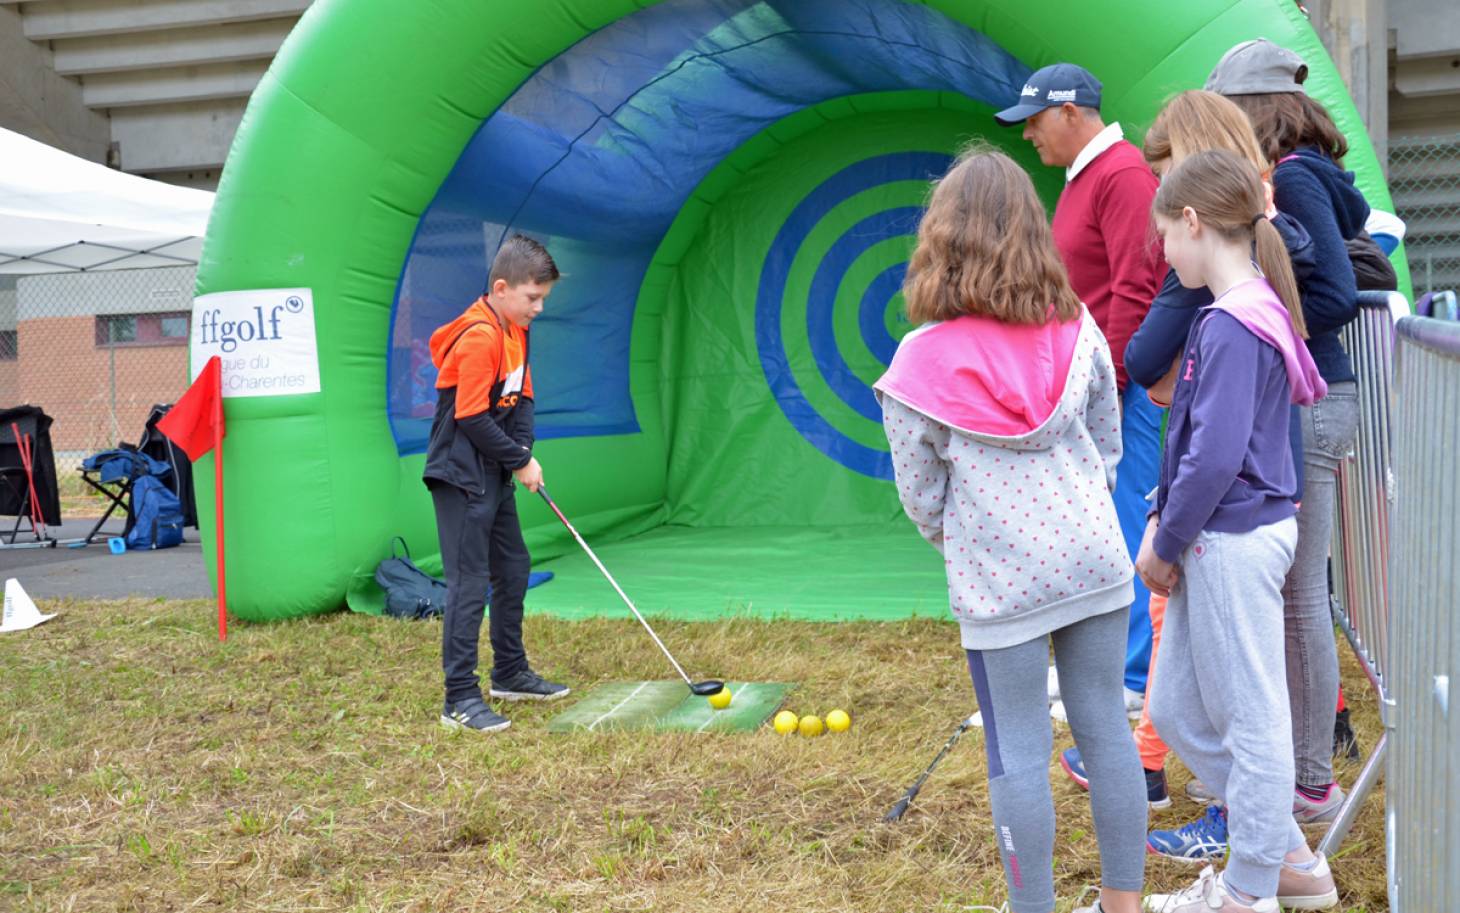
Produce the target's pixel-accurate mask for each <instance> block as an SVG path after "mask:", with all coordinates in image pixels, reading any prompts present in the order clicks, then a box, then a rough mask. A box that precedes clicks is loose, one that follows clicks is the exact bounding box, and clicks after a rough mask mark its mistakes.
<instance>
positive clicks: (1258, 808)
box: [1136, 150, 1338, 913]
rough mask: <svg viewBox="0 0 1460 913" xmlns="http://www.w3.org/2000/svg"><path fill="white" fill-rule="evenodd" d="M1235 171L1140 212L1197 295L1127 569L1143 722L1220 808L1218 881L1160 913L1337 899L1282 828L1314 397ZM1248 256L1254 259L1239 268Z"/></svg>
mask: <svg viewBox="0 0 1460 913" xmlns="http://www.w3.org/2000/svg"><path fill="white" fill-rule="evenodd" d="M1264 209H1266V203H1265V200H1264V193H1263V187H1262V179H1261V178H1260V177H1259V176H1258V173H1257V169H1256V168H1254V167H1253V165H1252V164H1251V163H1250V162H1248V161H1247V160H1246V159H1245V158H1242V157H1240V156H1237V155H1234V154H1232V153H1230V152H1226V151H1220V150H1212V151H1206V152H1199V153H1197V154H1195V155H1192V156H1190V157H1188V158H1187V159H1185V160H1184V161H1183V162H1181V164H1179V165H1177V166H1176V167H1175V168H1174V169H1172V170H1171V172H1170V173H1169V174H1167V175H1166V176H1165V178H1164V179H1163V181H1162V183H1161V189H1160V190H1159V191H1158V192H1157V194H1156V200H1155V203H1154V204H1153V206H1152V210H1153V215H1154V217H1155V222H1156V228H1157V231H1158V232H1159V233H1160V235H1161V238H1162V241H1163V243H1164V245H1165V254H1166V260H1167V262H1169V263H1170V264H1171V267H1172V268H1173V269H1174V270H1175V271H1176V275H1177V277H1178V278H1179V279H1180V281H1181V284H1182V285H1184V286H1186V287H1187V288H1197V287H1200V286H1206V287H1207V288H1208V289H1209V290H1210V291H1211V293H1212V296H1213V299H1214V300H1213V301H1212V303H1211V304H1210V305H1208V306H1206V307H1204V308H1202V309H1201V310H1200V311H1198V312H1197V316H1196V319H1195V320H1194V321H1193V323H1192V327H1191V330H1190V332H1189V334H1188V336H1187V341H1186V346H1185V348H1184V349H1183V354H1182V356H1181V359H1180V362H1179V367H1178V371H1177V379H1176V388H1175V391H1174V393H1173V396H1172V401H1171V413H1170V418H1169V421H1168V424H1167V430H1166V451H1165V455H1164V456H1163V459H1162V463H1161V475H1160V484H1159V485H1158V487H1157V489H1156V505H1155V509H1154V511H1153V512H1152V515H1151V520H1150V524H1149V526H1148V528H1147V531H1146V537H1145V541H1144V542H1143V543H1142V544H1141V551H1140V554H1139V556H1138V557H1137V559H1136V570H1137V572H1138V573H1140V575H1141V578H1142V579H1143V580H1144V581H1145V582H1146V585H1147V586H1149V587H1150V588H1151V591H1152V592H1154V593H1160V594H1162V595H1167V596H1169V602H1168V604H1167V607H1166V623H1165V629H1164V631H1163V637H1162V641H1161V650H1160V653H1159V655H1158V658H1157V660H1156V673H1155V677H1156V680H1157V681H1159V682H1161V683H1162V684H1161V687H1160V688H1157V689H1155V692H1154V694H1153V696H1152V703H1151V708H1150V712H1151V721H1152V722H1153V723H1154V724H1155V726H1156V729H1157V731H1158V732H1160V734H1161V736H1162V738H1164V739H1165V740H1166V742H1167V744H1169V745H1170V746H1171V748H1172V749H1174V750H1175V751H1176V753H1177V754H1178V755H1180V757H1181V759H1182V760H1183V761H1184V762H1186V765H1187V767H1189V768H1190V769H1191V772H1192V773H1194V774H1195V775H1196V776H1198V777H1199V778H1201V780H1202V782H1203V783H1205V784H1206V785H1207V786H1208V787H1209V788H1210V789H1211V790H1212V791H1213V792H1214V793H1215V794H1216V795H1217V796H1218V797H1219V798H1220V799H1222V800H1224V801H1225V802H1226V803H1227V823H1228V834H1229V841H1230V845H1231V853H1230V855H1229V857H1228V861H1227V866H1226V869H1225V871H1223V872H1222V873H1221V874H1220V875H1219V874H1217V873H1216V872H1215V871H1214V870H1213V869H1212V868H1211V867H1208V868H1206V869H1205V870H1204V871H1203V872H1202V874H1201V877H1200V878H1198V879H1197V881H1196V883H1195V884H1194V885H1193V886H1192V887H1190V888H1188V889H1186V890H1185V891H1182V892H1179V893H1177V894H1172V895H1158V896H1154V897H1151V898H1148V899H1147V904H1146V907H1147V909H1149V910H1155V911H1159V913H1215V911H1229V913H1249V911H1260V913H1277V911H1278V910H1279V905H1281V906H1283V907H1288V908H1290V909H1302V910H1313V909H1324V908H1326V907H1329V906H1332V905H1333V904H1335V903H1337V901H1338V893H1337V891H1336V890H1335V889H1334V883H1333V876H1332V874H1331V873H1330V871H1329V869H1328V864H1327V862H1326V861H1325V860H1324V859H1323V858H1322V857H1321V856H1315V855H1314V853H1313V852H1312V851H1311V850H1310V849H1309V848H1308V844H1307V841H1306V840H1305V838H1304V836H1303V832H1302V831H1301V830H1300V829H1299V827H1298V824H1297V822H1295V821H1294V820H1293V804H1292V784H1293V733H1292V727H1291V723H1290V717H1289V710H1288V693H1287V678H1286V675H1285V673H1284V666H1285V663H1284V656H1283V593H1282V589H1283V581H1284V579H1285V578H1286V576H1287V573H1288V569H1289V567H1291V565H1292V563H1293V552H1294V549H1295V547H1296V544H1297V540H1298V526H1297V522H1296V521H1295V519H1294V517H1295V515H1296V513H1297V506H1296V505H1295V503H1294V498H1295V497H1296V496H1297V494H1298V488H1297V475H1296V472H1295V469H1294V465H1293V453H1292V447H1291V446H1290V443H1289V439H1288V431H1289V428H1288V423H1289V419H1290V415H1291V408H1290V406H1291V404H1293V403H1296V404H1298V405H1302V406H1310V405H1312V404H1313V403H1314V402H1315V401H1316V400H1318V399H1321V398H1322V397H1323V395H1324V394H1325V393H1326V392H1327V387H1326V386H1325V384H1324V382H1323V379H1322V377H1320V376H1319V373H1318V368H1317V366H1316V365H1315V364H1314V362H1313V358H1312V356H1310V355H1309V353H1308V347H1307V346H1306V345H1304V343H1303V340H1304V338H1305V337H1306V336H1307V328H1306V326H1305V323H1304V320H1303V310H1302V306H1301V304H1300V302H1299V298H1298V289H1297V284H1296V283H1295V281H1294V279H1293V270H1292V264H1291V263H1290V262H1289V260H1288V255H1287V251H1286V249H1285V247H1284V245H1283V241H1282V238H1281V236H1280V235H1279V234H1278V232H1277V229H1276V228H1274V227H1273V225H1272V223H1271V222H1270V221H1269V220H1268V219H1267V218H1265V217H1264V214H1263V211H1264ZM1254 250H1255V253H1256V260H1257V262H1256V263H1254V262H1253V254H1254Z"/></svg>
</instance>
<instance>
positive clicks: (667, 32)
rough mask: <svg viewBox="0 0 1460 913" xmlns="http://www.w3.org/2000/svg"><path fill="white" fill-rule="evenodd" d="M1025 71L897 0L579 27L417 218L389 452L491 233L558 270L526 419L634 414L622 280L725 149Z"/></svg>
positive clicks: (1010, 81)
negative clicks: (839, 113) (827, 117)
mask: <svg viewBox="0 0 1460 913" xmlns="http://www.w3.org/2000/svg"><path fill="white" fill-rule="evenodd" d="M1028 73H1029V68H1028V67H1026V66H1024V65H1023V64H1022V63H1020V62H1019V61H1018V60H1016V59H1014V58H1013V57H1012V56H1010V55H1009V54H1008V53H1007V52H1005V51H1004V50H1003V49H1001V48H1000V47H998V46H997V45H996V44H995V43H994V42H993V41H992V40H990V39H989V38H987V37H985V36H984V35H982V34H980V33H978V32H976V31H974V30H972V29H969V28H967V27H966V26H963V25H961V24H958V23H955V22H953V21H952V20H950V19H948V18H946V17H944V16H943V15H941V14H940V13H937V12H935V11H932V10H929V9H928V8H926V7H923V6H917V5H913V4H910V3H903V2H900V0H770V2H753V0H666V2H663V3H660V4H658V5H656V6H653V7H650V8H649V9H646V10H643V11H641V12H638V13H635V14H634V15H632V16H629V17H627V18H624V19H621V20H619V21H617V22H615V23H613V24H612V25H609V26H607V27H605V28H603V29H600V30H599V31H597V32H595V33H593V34H592V35H590V36H588V37H587V38H585V39H583V40H582V41H580V42H579V43H577V44H576V45H574V46H573V47H571V48H569V49H568V50H567V51H565V52H564V53H563V54H561V55H560V56H558V57H557V58H556V59H554V60H553V61H552V62H550V63H548V64H547V65H545V66H543V67H542V68H541V69H540V70H538V72H537V73H535V74H534V75H533V76H532V77H531V78H530V79H528V80H527V82H526V83H524V84H523V85H522V86H521V87H520V88H519V89H518V90H517V92H516V93H515V94H514V95H513V96H512V97H511V98H510V99H508V101H507V102H506V103H505V104H503V105H502V107H501V108H500V109H499V110H498V111H497V112H496V113H494V114H493V115H492V116H491V117H489V118H488V119H487V120H486V121H485V122H484V123H483V124H482V127H481V129H480V130H479V131H478V132H477V134H476V136H475V137H474V138H473V139H472V141H471V142H470V143H469V144H468V145H467V147H466V149H465V151H464V152H463V153H462V156H461V159H460V160H459V161H458V162H457V165H456V167H455V168H454V169H453V170H452V172H451V174H450V175H449V176H448V178H447V179H446V181H445V182H444V183H443V184H442V186H441V190H440V192H439V193H438V194H437V197H436V199H435V200H434V201H433V202H432V204H431V206H430V207H429V208H428V209H427V210H426V213H425V214H424V215H423V216H422V218H421V222H420V225H419V227H418V229H417V233H416V237H415V239H414V241H413V242H412V244H411V248H410V251H409V253H408V255H407V259H406V265H405V270H404V272H403V274H402V276H401V281H400V286H399V289H398V291H397V295H396V302H395V315H394V320H393V325H392V333H391V347H390V358H389V369H388V370H389V381H388V387H389V412H390V418H391V425H392V429H393V430H394V433H395V436H396V441H397V444H398V445H399V448H400V452H401V453H402V454H406V453H416V452H420V451H422V450H424V448H425V443H426V436H427V434H428V432H429V430H430V429H429V426H430V416H431V413H432V409H433V406H434V403H435V393H434V389H433V384H434V382H435V371H434V369H433V368H432V366H431V362H430V357H429V353H428V352H427V350H426V340H427V339H428V338H429V336H430V333H431V331H432V330H433V329H434V328H435V327H437V326H438V325H440V324H442V323H445V322H446V321H448V320H450V319H451V318H453V317H454V316H456V315H457V314H458V313H460V312H461V310H462V309H464V308H465V307H466V305H467V304H469V303H470V302H471V301H472V300H474V299H475V298H476V297H477V296H478V295H480V294H481V293H482V290H483V287H484V285H485V278H486V269H487V265H488V264H489V262H490V259H491V255H492V254H493V253H494V252H495V251H496V248H497V246H498V244H499V243H500V241H501V239H502V238H503V237H504V236H505V234H506V233H507V232H508V231H521V232H524V233H527V234H530V235H532V236H534V237H537V238H538V239H539V240H542V241H544V242H545V243H546V244H547V245H548V246H549V248H550V249H551V251H552V252H553V255H554V257H555V258H556V259H557V261H558V265H559V266H560V267H561V268H562V270H563V273H564V275H565V281H563V282H561V283H559V286H560V287H559V288H558V289H556V290H555V291H554V292H553V295H552V297H551V298H550V299H549V301H548V307H547V309H546V311H545V313H544V314H543V316H542V317H540V318H539V319H538V320H537V322H536V323H535V324H534V325H533V334H532V335H533V379H534V385H535V387H536V390H537V396H538V408H537V426H538V437H540V438H548V437H569V436H579V435H601V434H618V433H627V432H633V431H636V430H638V423H637V421H636V420H635V417H634V409H633V403H632V401H631V399H630V395H629V370H630V365H629V340H630V331H631V327H632V322H633V310H634V302H635V300H636V298H637V296H638V291H639V286H640V283H641V281H642V279H643V276H644V273H645V270H646V269H647V267H648V265H649V263H650V260H651V259H652V257H653V255H654V252H655V250H656V248H657V247H658V245H659V243H660V241H661V239H662V238H663V236H664V233H665V231H666V230H667V229H668V228H669V225H670V223H671V222H672V221H673V220H674V217H675V215H676V214H677V213H678V212H679V210H680V207H681V206H682V205H683V204H684V202H685V200H686V198H687V197H688V196H689V194H690V193H691V192H692V191H693V190H694V188H695V187H696V186H697V185H698V183H699V182H700V181H701V180H702V179H703V178H704V177H705V175H707V174H708V173H709V172H710V171H711V170H712V169H713V168H714V167H715V166H716V165H717V164H718V163H719V162H720V161H721V160H722V159H723V158H724V157H725V156H726V155H728V154H729V153H730V152H732V151H733V150H735V149H736V148H737V147H738V146H740V145H741V144H742V143H744V142H745V141H746V140H748V139H750V138H751V137H753V136H754V135H756V134H757V133H759V132H760V131H761V130H763V129H765V128H766V127H768V126H770V125H771V124H773V123H775V122H776V121H778V120H781V119H782V118H784V117H786V116H788V115H790V114H793V113H795V112H797V111H799V110H801V109H803V108H806V107H808V106H811V105H815V104H818V103H820V102H823V101H827V100H829V99H833V98H840V97H843V96H848V95H858V94H862V93H867V92H887V91H899V90H908V89H921V90H930V91H946V92H955V93H960V94H962V95H966V96H968V97H971V98H974V99H977V100H979V101H982V102H984V103H987V104H990V105H997V106H1002V105H1003V104H1005V103H1006V102H1007V100H1008V99H1010V98H1013V97H1016V96H1017V94H1018V91H1019V87H1020V86H1021V85H1022V84H1023V81H1024V78H1025V77H1026V76H1027V75H1028ZM876 152H877V150H869V155H871V154H876ZM746 306H747V307H751V306H753V302H746Z"/></svg>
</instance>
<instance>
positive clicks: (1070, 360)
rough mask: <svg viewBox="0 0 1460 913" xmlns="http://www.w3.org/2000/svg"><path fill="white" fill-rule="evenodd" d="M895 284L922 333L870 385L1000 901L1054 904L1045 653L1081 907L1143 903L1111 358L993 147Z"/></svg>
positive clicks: (972, 165)
mask: <svg viewBox="0 0 1460 913" xmlns="http://www.w3.org/2000/svg"><path fill="white" fill-rule="evenodd" d="M903 291H904V295H905V297H906V299H907V308H908V316H909V317H910V318H911V319H912V321H913V322H914V323H917V324H920V325H921V326H920V327H919V328H918V329H917V330H915V331H913V332H912V333H909V334H908V335H907V337H906V338H904V339H903V340H902V343H901V344H900V345H899V346H898V349H897V354H896V356H895V357H894V358H893V360H892V365H891V366H890V367H889V368H888V371H887V373H886V374H885V375H883V377H882V378H881V379H880V380H879V381H878V382H877V383H876V384H875V385H874V387H875V389H876V391H877V394H878V398H879V399H880V401H881V403H882V410H883V426H884V428H885V430H886V432H887V439H888V442H889V444H890V445H891V449H892V462H893V471H894V473H895V475H896V479H897V488H898V494H899V496H900V497H901V499H902V504H903V508H904V509H905V510H906V512H907V515H908V517H910V518H911V519H912V521H913V523H914V524H916V526H917V528H918V530H919V532H921V533H922V534H923V537H924V538H926V539H927V540H928V542H929V543H931V544H932V546H933V547H934V548H936V549H938V551H939V552H941V553H942V555H943V559H944V566H945V570H946V573H947V580H948V601H949V604H950V606H951V608H952V611H953V616H954V618H956V619H957V621H958V623H959V628H960V630H961V636H962V642H963V647H964V649H965V651H966V652H967V657H968V669H969V673H970V675H971V676H972V679H973V687H974V692H975V693H976V695H977V697H978V708H979V711H980V713H981V714H982V717H983V726H984V736H985V738H984V745H985V748H986V751H987V754H988V775H989V798H990V805H991V806H992V812H993V824H994V839H995V842H996V844H997V846H998V849H999V853H1000V855H1001V856H1002V858H1003V862H1004V873H1005V876H1006V879H1007V883H1008V888H1009V906H1010V908H1011V909H1012V910H1013V911H1014V913H1051V911H1053V910H1054V906H1055V896H1054V878H1053V869H1052V856H1053V851H1054V803H1053V800H1052V798H1051V794H1050V785H1049V765H1050V754H1051V752H1052V750H1053V738H1052V734H1051V731H1050V720H1049V712H1048V706H1049V705H1048V698H1047V697H1046V690H1045V678H1046V670H1047V669H1048V666H1049V654H1050V649H1051V646H1053V649H1054V657H1055V664H1056V666H1057V668H1058V670H1059V677H1060V682H1061V688H1060V692H1061V696H1062V697H1063V699H1064V702H1065V709H1066V711H1067V713H1068V716H1069V723H1070V728H1071V730H1072V731H1073V732H1074V736H1075V741H1076V743H1077V744H1078V745H1079V747H1080V752H1081V754H1082V755H1083V757H1084V759H1085V762H1086V770H1087V772H1088V774H1089V779H1090V804H1091V808H1092V812H1093V817H1094V821H1095V831H1096V835H1097V837H1098V838H1099V842H1100V870H1101V884H1102V888H1101V891H1100V898H1099V900H1098V901H1097V902H1096V903H1095V905H1094V906H1093V907H1087V908H1084V909H1085V911H1086V913H1089V911H1097V913H1098V911H1101V910H1103V911H1105V913H1136V911H1138V910H1139V909H1140V892H1141V887H1142V884H1143V879H1144V868H1145V827H1146V791H1145V778H1144V777H1143V776H1142V774H1141V765H1140V761H1139V759H1138V758H1137V756H1136V750H1135V743H1134V742H1133V741H1132V740H1131V737H1130V729H1129V727H1128V725H1127V723H1126V717H1125V700H1124V695H1123V687H1122V686H1123V683H1124V665H1125V643H1126V626H1127V617H1128V611H1127V609H1128V607H1129V606H1130V604H1131V600H1132V598H1133V587H1132V581H1133V578H1134V572H1133V570H1132V567H1131V562H1130V557H1129V553H1128V552H1127V551H1126V546H1125V544H1124V543H1125V540H1124V538H1123V537H1122V536H1121V532H1120V525H1119V523H1118V521H1117V520H1116V515H1115V506H1114V503H1113V502H1112V501H1111V498H1110V492H1111V489H1112V488H1113V487H1114V485H1115V468H1116V463H1117V462H1118V461H1119V460H1120V447H1121V437H1120V414H1119V406H1118V404H1119V401H1120V396H1119V393H1118V392H1117V389H1116V384H1115V369H1114V367H1113V365H1112V364H1111V358H1110V350H1109V348H1108V347H1107V345H1106V343H1105V338H1104V337H1103V336H1102V335H1101V333H1100V330H1099V328H1098V327H1097V326H1096V325H1095V321H1094V320H1093V319H1092V318H1091V317H1090V315H1089V313H1088V312H1087V311H1086V310H1085V308H1084V307H1083V306H1082V305H1081V304H1080V302H1079V300H1078V299H1077V298H1076V297H1075V294H1074V292H1073V291H1072V290H1071V289H1070V284H1069V280H1068V279H1067V277H1066V275H1065V271H1064V267H1063V266H1062V265H1061V262H1060V259H1059V255H1058V253H1057V252H1056V250H1055V247H1054V241H1053V238H1052V237H1051V235H1050V229H1049V224H1048V221H1047V219H1046V217H1045V213H1044V208H1043V207H1042V206H1041V205H1040V203H1039V198H1038V197H1037V196H1036V195H1035V193H1034V186H1033V184H1031V183H1030V180H1029V176H1028V175H1027V174H1025V173H1024V171H1023V170H1022V169H1021V168H1020V167H1019V166H1018V165H1016V164H1015V163H1014V162H1013V161H1012V160H1011V159H1009V158H1008V157H1007V156H1005V155H1003V154H1001V153H998V152H993V151H989V150H986V149H982V148H975V149H972V150H970V151H968V152H965V153H964V154H963V155H962V156H961V157H960V158H959V160H958V162H957V163H956V164H955V165H954V166H953V168H952V169H951V170H950V171H949V172H948V174H947V175H945V176H944V177H943V179H942V180H941V181H939V183H938V185H937V187H936V188H935V189H934V191H933V194H932V199H931V200H930V202H929V204H928V211H927V214H926V215H925V216H924V218H923V221H922V224H921V225H920V226H919V227H918V245H917V249H916V250H915V251H914V252H913V256H912V260H911V262H910V263H909V265H908V273H907V280H906V282H905V284H904V287H903Z"/></svg>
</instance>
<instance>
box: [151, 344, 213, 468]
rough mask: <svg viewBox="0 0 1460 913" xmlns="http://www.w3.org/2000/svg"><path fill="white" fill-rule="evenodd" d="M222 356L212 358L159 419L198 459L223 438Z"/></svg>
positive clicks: (161, 426) (192, 457)
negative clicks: (220, 359)
mask: <svg viewBox="0 0 1460 913" xmlns="http://www.w3.org/2000/svg"><path fill="white" fill-rule="evenodd" d="M222 364H223V363H222V362H220V361H219V360H218V356H217V355H214V356H213V357H212V358H210V359H208V363H207V364H206V365H204V366H203V370H202V371H201V372H200V373H199V374H198V379H197V380H195V381H193V385H192V386H191V387H188V392H186V393H184V394H183V395H182V398H180V399H179V400H178V401H177V404H176V405H175V406H173V407H172V409H171V411H169V412H168V413H167V414H166V415H164V416H163V417H162V418H161V419H160V420H158V422H157V430H158V431H161V432H162V433H163V434H165V435H167V436H168V438H170V439H171V440H172V442H173V443H174V444H176V445H178V446H179V447H181V448H182V449H183V452H184V453H186V454H187V455H188V459H190V460H197V459H198V457H201V456H202V455H203V454H205V453H207V452H208V451H209V450H212V449H213V448H214V447H215V446H216V445H217V444H218V443H219V442H220V441H221V440H223V433H224V429H223V368H222Z"/></svg>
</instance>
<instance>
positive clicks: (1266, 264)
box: [1252, 216, 1308, 339]
mask: <svg viewBox="0 0 1460 913" xmlns="http://www.w3.org/2000/svg"><path fill="white" fill-rule="evenodd" d="M1252 231H1253V234H1254V235H1255V236H1256V242H1257V243H1256V248H1257V268H1258V269H1260V270H1262V275H1263V276H1265V277H1266V278H1267V282H1268V284H1269V285H1271V286H1272V290H1273V291H1275V292H1277V296H1278V298H1280V299H1281V300H1282V302H1283V307H1285V308H1287V309H1288V319H1289V320H1291V321H1292V322H1293V332H1295V333H1297V334H1298V338H1299V339H1307V338H1308V322H1307V321H1306V320H1304V319H1303V302H1302V299H1301V298H1300V297H1299V296H1298V280H1297V279H1296V278H1294V276H1293V261H1292V260H1291V259H1290V258H1289V257H1288V246H1287V245H1286V244H1284V243H1283V236H1282V235H1280V234H1278V230H1277V229H1276V228H1274V227H1273V224H1272V222H1271V221H1270V220H1268V218H1267V217H1266V216H1261V217H1259V218H1258V219H1257V220H1256V222H1255V223H1254V225H1253V228H1252Z"/></svg>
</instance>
